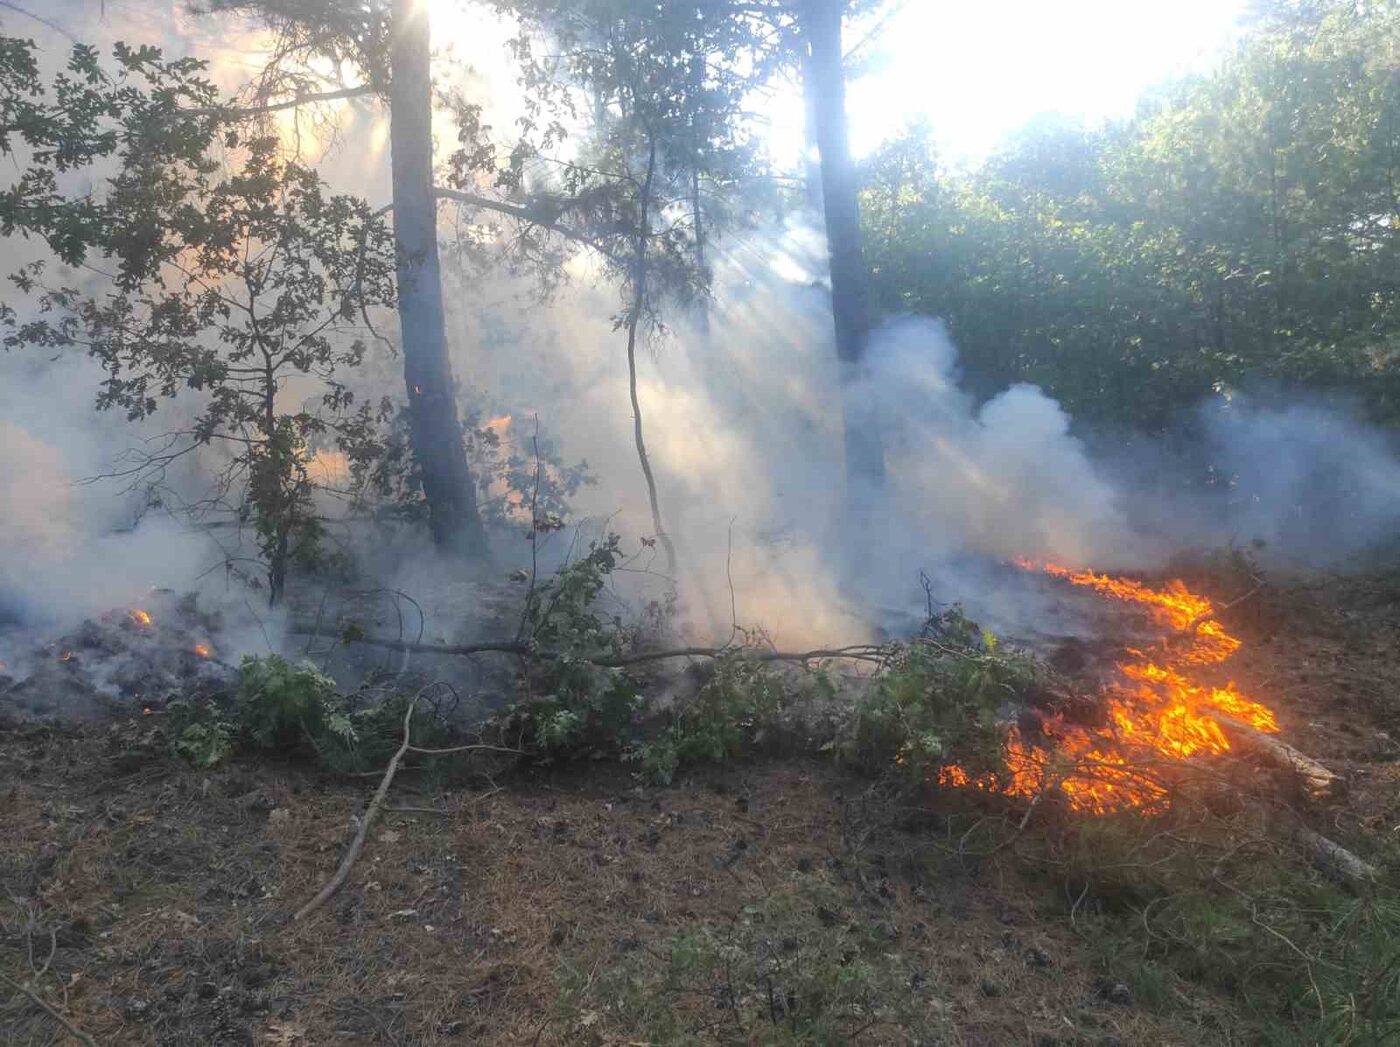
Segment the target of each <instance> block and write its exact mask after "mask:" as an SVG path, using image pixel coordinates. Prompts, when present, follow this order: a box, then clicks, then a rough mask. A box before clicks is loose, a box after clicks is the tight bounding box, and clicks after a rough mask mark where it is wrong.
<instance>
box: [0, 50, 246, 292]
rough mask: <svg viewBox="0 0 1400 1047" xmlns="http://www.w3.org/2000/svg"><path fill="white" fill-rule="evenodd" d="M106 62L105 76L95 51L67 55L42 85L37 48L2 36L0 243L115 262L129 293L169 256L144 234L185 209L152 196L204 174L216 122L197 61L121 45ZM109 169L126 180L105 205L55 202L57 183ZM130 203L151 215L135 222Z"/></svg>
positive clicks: (170, 197) (68, 198)
mask: <svg viewBox="0 0 1400 1047" xmlns="http://www.w3.org/2000/svg"><path fill="white" fill-rule="evenodd" d="M112 60H113V64H114V65H115V71H113V72H109V71H108V70H107V69H104V68H103V65H102V62H101V59H100V56H99V54H98V52H97V51H96V49H94V48H92V47H89V46H87V45H84V44H75V45H74V46H73V48H72V50H71V52H70V54H69V57H68V62H67V65H66V67H65V68H64V70H63V71H61V72H60V73H58V74H57V75H56V76H55V77H54V78H53V80H52V82H49V83H46V82H45V81H44V78H43V77H42V76H41V75H40V70H39V62H38V58H37V48H36V46H35V44H34V42H33V41H32V40H24V39H21V38H18V37H11V36H4V37H0V153H3V154H4V155H6V156H7V157H10V158H12V159H14V160H15V161H16V162H17V166H18V167H19V169H20V174H19V177H18V178H17V180H16V181H15V182H14V183H13V184H11V185H10V186H9V187H8V188H6V189H5V190H4V191H3V192H0V232H3V234H4V235H5V236H7V237H8V236H12V235H15V234H16V233H18V234H19V235H22V236H26V237H29V236H37V237H39V238H41V239H43V240H44V241H45V242H47V244H48V245H49V247H50V248H51V249H52V250H53V252H54V253H55V255H57V256H58V258H59V259H61V260H62V261H63V262H64V263H66V264H68V265H77V264H79V263H81V262H82V261H83V260H84V259H85V258H86V257H87V256H88V254H89V252H91V251H93V250H96V251H98V252H99V253H101V254H104V255H108V256H111V257H112V258H113V259H115V262H116V265H117V268H118V274H119V277H118V278H119V282H120V283H121V284H122V286H123V287H125V288H127V289H130V288H131V287H133V286H135V285H136V284H138V283H139V282H140V281H141V280H142V279H144V278H145V277H146V276H149V275H150V274H151V273H153V272H154V271H155V270H156V269H157V268H158V267H159V265H160V264H161V263H162V262H163V261H165V260H167V259H168V257H169V256H168V255H167V254H165V253H163V252H162V251H161V250H159V246H158V245H159V240H158V238H153V237H152V236H151V230H152V229H155V228H160V227H161V226H162V225H163V224H164V223H165V222H167V221H168V220H170V219H172V218H173V217H174V216H175V215H176V214H178V213H179V209H180V206H181V204H182V200H181V198H180V194H179V193H178V192H176V193H173V194H171V193H168V192H158V191H156V190H159V189H163V190H170V189H172V188H175V187H178V186H179V185H180V184H181V183H182V181H183V180H184V179H187V178H190V177H200V176H202V175H203V174H205V173H207V171H208V170H209V163H210V161H209V158H208V156H207V150H208V149H209V147H210V146H211V145H213V144H214V143H215V142H216V141H217V139H218V134H219V128H220V125H221V123H222V120H223V113H222V112H221V110H219V108H218V106H217V102H218V94H217V91H216V90H215V88H214V86H213V84H211V83H210V82H209V81H208V80H206V79H204V78H203V72H204V64H203V63H202V62H198V61H195V60H194V59H189V58H185V59H175V60H167V59H165V58H164V56H163V55H162V54H161V52H160V51H159V50H158V49H156V48H153V47H137V48H133V47H129V46H128V45H126V44H120V43H119V44H117V45H116V46H115V47H114V48H113V49H112ZM113 158H115V159H116V160H117V161H118V162H119V163H120V165H121V169H122V174H121V175H120V176H119V177H118V178H116V179H114V180H113V181H112V182H111V183H110V185H109V186H108V189H109V192H107V193H106V194H95V193H87V194H81V195H76V196H73V195H67V194H65V193H63V192H61V191H60V189H59V185H58V179H59V176H60V175H64V174H67V173H70V172H75V171H83V170H85V169H88V168H90V167H92V165H94V164H96V163H98V162H102V161H106V160H110V159H113ZM138 193H139V194H141V195H144V197H145V203H146V206H147V209H146V210H145V211H143V212H140V213H138V212H137V211H136V210H135V209H133V208H132V206H131V203H132V197H133V196H134V195H136V194H138ZM172 203H173V204H174V205H175V206H174V207H172V206H171V204H172Z"/></svg>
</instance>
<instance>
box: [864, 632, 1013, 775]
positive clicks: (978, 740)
mask: <svg viewBox="0 0 1400 1047" xmlns="http://www.w3.org/2000/svg"><path fill="white" fill-rule="evenodd" d="M926 633H927V635H926V637H925V638H924V639H922V640H919V641H915V642H913V643H911V644H909V645H908V646H907V647H905V648H904V649H903V650H902V651H901V652H900V653H899V654H898V655H897V656H896V657H895V658H894V660H893V661H892V663H891V664H890V665H889V666H888V667H887V668H886V669H885V670H884V671H883V672H881V673H880V675H879V676H877V677H876V679H875V680H874V681H873V682H872V683H871V685H870V688H869V690H868V691H867V693H866V695H865V697H864V699H863V700H862V701H861V702H860V704H859V706H858V707H857V709H856V712H855V716H854V718H853V720H852V723H851V727H850V730H849V731H848V734H847V737H846V739H845V740H844V743H843V745H842V747H841V749H842V753H843V755H844V756H845V757H846V759H847V760H848V761H849V762H851V763H852V764H853V765H855V766H857V767H860V768H863V769H865V770H867V771H871V772H874V773H880V772H883V771H885V770H888V769H889V768H890V767H891V766H894V765H898V766H900V767H902V768H904V769H905V770H907V771H908V772H909V773H911V774H912V775H914V776H915V777H916V778H917V779H918V780H921V781H922V780H924V779H925V778H927V776H928V775H929V773H930V772H931V771H933V770H934V769H935V768H937V767H938V766H939V765H941V764H943V763H947V762H958V763H960V764H963V765H965V766H968V767H970V768H976V769H978V770H993V769H996V764H997V760H998V757H999V753H1000V750H1001V744H1000V742H1001V728H1000V724H1001V722H1002V721H1003V720H1004V719H1005V718H1006V712H1007V709H1008V707H1013V708H1014V707H1015V706H1017V705H1019V704H1022V703H1024V700H1025V696H1026V693H1027V692H1028V691H1029V689H1030V688H1031V687H1032V685H1033V684H1034V683H1035V680H1036V674H1037V667H1036V664H1035V662H1034V661H1033V660H1032V659H1031V658H1030V657H1029V656H1027V655H1025V654H1023V653H1020V652H1018V651H1014V650H1009V649H1007V648H1005V647H1004V646H1003V645H1002V644H1001V643H1000V642H999V641H998V640H997V638H996V637H995V636H993V635H992V634H991V633H989V632H987V631H985V630H982V629H979V628H978V627H977V625H976V624H975V623H974V622H972V621H970V620H969V619H968V618H967V617H966V616H965V615H964V614H963V613H962V612H961V611H960V610H959V609H958V608H956V607H955V608H953V609H952V610H950V611H948V612H946V613H945V614H943V615H941V616H939V617H938V618H936V619H934V620H933V621H932V622H931V623H930V628H929V629H928V630H926Z"/></svg>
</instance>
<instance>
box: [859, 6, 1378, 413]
mask: <svg viewBox="0 0 1400 1047" xmlns="http://www.w3.org/2000/svg"><path fill="white" fill-rule="evenodd" d="M1397 54H1400V12H1397V10H1396V8H1395V7H1394V5H1390V4H1380V5H1366V4H1354V3H1351V2H1345V0H1317V2H1315V3H1309V4H1304V5H1297V4H1291V3H1290V4H1272V5H1267V6H1265V7H1261V9H1260V14H1259V18H1258V20H1257V21H1256V22H1255V24H1254V25H1253V26H1252V28H1251V30H1250V32H1249V35H1248V36H1247V38H1246V39H1245V41H1244V42H1243V43H1242V44H1241V46H1240V47H1239V49H1238V50H1237V51H1236V53H1234V54H1233V55H1232V56H1231V57H1229V58H1228V59H1227V60H1226V61H1225V62H1224V63H1223V64H1222V65H1221V66H1220V68H1218V69H1217V70H1216V71H1214V72H1213V73H1211V74H1209V75H1205V76H1199V77H1194V78H1191V79H1188V80H1185V81H1183V82H1180V83H1178V84H1175V85H1172V86H1170V87H1168V88H1166V89H1164V90H1162V91H1160V92H1159V93H1158V94H1157V95H1156V96H1155V97H1154V98H1152V99H1149V100H1148V101H1147V102H1146V103H1144V107H1143V108H1142V110H1141V112H1140V113H1139V115H1138V116H1137V117H1135V118H1134V119H1132V120H1130V121H1127V122H1126V123H1125V124H1123V125H1120V126H1116V127H1109V128H1106V129H1104V130H1102V131H1096V132H1086V131H1084V130H1082V129H1080V128H1077V127H1074V126H1071V125H1068V124H1065V123H1064V122H1054V121H1044V120H1042V121H1040V122H1039V123H1038V124H1036V125H1033V126H1031V127H1029V128H1027V130H1026V131H1025V132H1024V133H1023V134H1022V135H1021V136H1020V138H1019V139H1017V140H1016V141H1014V142H1013V143H1011V144H1010V146H1009V147H1008V148H1007V149H1006V150H1004V151H1003V152H1002V153H1001V154H999V155H997V156H994V157H993V158H991V159H990V160H989V161H987V162H986V163H984V164H983V165H981V166H980V167H979V168H978V169H976V170H974V171H971V172H966V173H958V172H952V171H949V170H946V169H944V168H942V167H941V166H940V165H939V163H938V161H937V157H936V156H935V155H934V154H933V151H932V150H931V149H930V148H929V147H928V143H927V141H926V140H924V139H923V138H921V136H920V135H918V134H917V133H914V134H911V135H909V136H907V137H906V138H905V139H903V140H902V141H899V142H894V143H889V144H887V145H886V146H885V147H884V148H883V149H882V150H880V151H879V152H877V154H876V155H875V156H874V157H872V158H871V159H870V160H869V161H868V162H867V163H866V165H865V169H864V190H863V195H864V204H865V213H864V219H865V228H866V230H867V235H868V243H869V244H870V246H871V262H872V268H873V271H874V285H873V290H874V296H873V297H874V303H875V308H876V309H877V311H878V312H881V313H886V314H887V313H890V312H894V311H914V312H924V313H929V314H932V315H936V316H940V317H943V318H945V319H946V320H947V322H948V326H949V329H950V332H951V334H952V335H953V337H954V339H955V341H956V342H957V344H958V347H959V351H960V353H961V357H962V360H963V364H964V367H965V371H966V375H967V379H968V381H969V383H970V384H971V386H972V387H973V389H974V391H976V392H977V393H978V394H980V395H991V394H992V393H993V392H995V391H996V390H998V389H1000V388H1003V387H1004V386H1005V385H1006V384H1007V383H1009V382H1014V381H1019V380H1030V381H1034V382H1037V383H1038V384H1041V385H1043V386H1044V387H1046V388H1047V389H1048V390H1049V391H1050V392H1052V393H1053V394H1054V395H1055V396H1056V397H1057V398H1059V399H1060V400H1061V401H1062V402H1063V403H1064V404H1065V405H1066V406H1067V407H1068V408H1069V409H1070V410H1071V411H1072V412H1073V413H1074V414H1075V415H1076V416H1077V417H1081V418H1083V419H1085V420H1087V421H1090V422H1101V423H1102V422H1109V423H1112V424H1115V425H1121V426H1125V427H1137V428H1143V429H1147V430H1152V431H1160V430H1162V429H1165V428H1167V427H1169V426H1171V425H1173V424H1175V420H1176V419H1177V418H1178V417H1179V416H1180V414H1181V412H1182V411H1183V410H1184V409H1186V408H1189V407H1191V406H1193V405H1195V404H1197V403H1199V402H1200V401H1201V399H1202V398H1204V397H1206V396H1208V395H1210V394H1211V393H1212V392H1213V391H1215V390H1219V389H1227V388H1231V387H1238V386H1240V385H1241V384H1243V383H1249V382H1257V381H1260V380H1264V381H1268V382H1273V383H1278V384H1281V385H1283V386H1285V387H1292V388H1306V389H1309V390H1311V391H1314V392H1316V393H1319V394H1322V395H1332V396H1339V397H1343V398H1346V399H1352V400H1358V401H1360V402H1361V403H1363V404H1365V405H1366V407H1367V409H1368V410H1369V411H1370V412H1371V413H1372V414H1373V415H1374V416H1375V417H1377V418H1381V419H1388V420H1394V419H1396V418H1397V417H1400V367H1397V364H1398V363H1400V354H1397V347H1400V238H1398V237H1397V232H1396V230H1397V223H1400V207H1398V205H1397V202H1396V201H1397V200H1400V182H1397V178H1400V174H1397V172H1400V78H1397V76H1396V73H1395V69H1396V55H1397Z"/></svg>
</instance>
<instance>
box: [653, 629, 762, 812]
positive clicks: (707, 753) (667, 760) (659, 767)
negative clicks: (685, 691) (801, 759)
mask: <svg viewBox="0 0 1400 1047" xmlns="http://www.w3.org/2000/svg"><path fill="white" fill-rule="evenodd" d="M787 701H788V698H787V691H786V688H785V687H784V686H783V681H782V680H781V679H780V678H779V676H778V675H777V673H775V672H774V671H773V670H772V668H770V667H769V666H767V665H765V664H763V663H760V662H756V661H754V660H753V659H751V658H746V657H745V656H744V654H743V652H735V653H734V654H732V655H727V656H725V657H723V658H720V659H719V660H718V661H717V662H716V664H715V667H714V675H713V676H712V677H711V678H710V680H709V682H707V683H706V684H705V686H704V687H702V688H701V689H700V691H699V693H698V694H696V696H695V698H694V699H693V700H692V701H691V702H689V703H688V704H686V705H685V706H684V707H683V708H681V709H679V710H677V711H676V712H675V713H674V714H673V716H672V719H671V722H670V724H669V725H668V726H667V727H666V728H665V730H664V731H662V733H661V734H660V735H659V736H658V737H657V738H655V739H653V740H651V741H649V742H646V743H644V744H643V745H641V746H640V747H638V749H637V750H636V751H635V752H634V753H633V756H634V757H635V758H636V759H638V760H640V761H641V764H642V770H643V772H644V773H645V774H646V776H647V777H648V778H651V779H652V780H653V781H657V782H660V783H662V784H670V782H671V780H672V779H673V778H674V777H675V773H676V770H677V769H678V768H679V767H680V765H681V764H683V763H687V762H690V761H695V760H726V759H732V758H734V757H736V756H739V755H741V754H742V753H744V752H746V751H748V750H749V749H750V748H752V747H754V746H757V745H760V744H762V743H763V742H764V740H765V738H766V737H767V735H768V732H770V731H771V730H772V729H773V727H775V726H776V724H777V721H778V717H779V716H780V715H781V713H782V712H783V710H784V708H785V707H786V705H787Z"/></svg>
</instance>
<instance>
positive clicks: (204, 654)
mask: <svg viewBox="0 0 1400 1047" xmlns="http://www.w3.org/2000/svg"><path fill="white" fill-rule="evenodd" d="M194 653H195V654H196V655H198V656H199V657H200V658H208V657H209V648H208V647H207V646H206V645H204V644H202V643H197V644H195V645H194Z"/></svg>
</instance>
